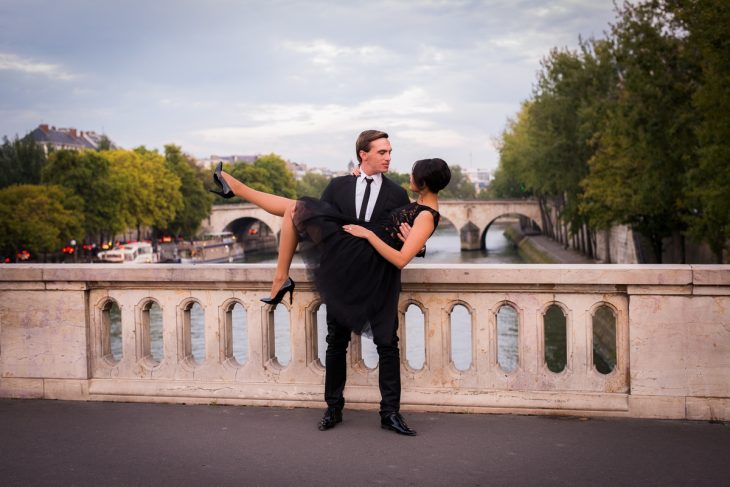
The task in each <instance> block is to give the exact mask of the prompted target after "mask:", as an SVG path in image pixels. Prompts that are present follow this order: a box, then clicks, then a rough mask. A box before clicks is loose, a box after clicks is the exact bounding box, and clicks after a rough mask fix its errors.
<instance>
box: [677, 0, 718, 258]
mask: <svg viewBox="0 0 730 487" xmlns="http://www.w3.org/2000/svg"><path fill="white" fill-rule="evenodd" d="M663 4H664V7H665V8H666V9H667V10H668V11H669V12H671V13H672V14H674V16H675V19H676V21H677V23H678V24H679V27H680V28H681V29H683V30H684V31H686V32H688V33H689V36H688V37H687V43H688V46H689V49H690V52H692V53H693V54H694V55H696V56H697V58H698V62H699V65H700V69H701V75H700V76H699V79H698V87H697V91H696V92H695V93H694V98H693V105H694V107H695V109H696V110H697V115H698V118H699V122H698V124H697V126H696V134H697V138H698V142H699V147H698V149H697V154H696V155H697V158H696V165H694V166H693V167H691V168H690V169H689V170H688V172H687V181H686V190H685V196H686V200H687V206H688V209H689V211H688V212H687V214H686V215H685V222H686V223H687V234H688V235H689V237H690V238H691V239H692V240H695V241H697V242H702V241H706V242H707V243H708V244H709V246H710V248H711V249H712V251H713V252H714V253H715V258H716V260H717V262H718V263H722V262H723V255H722V254H723V250H724V249H725V248H726V245H727V241H728V239H730V97H729V96H728V95H727V90H728V81H729V80H730V41H729V40H728V39H729V38H728V30H727V26H728V25H730V4H728V2H725V1H698V2H683V1H677V0H666V1H664V2H663Z"/></svg>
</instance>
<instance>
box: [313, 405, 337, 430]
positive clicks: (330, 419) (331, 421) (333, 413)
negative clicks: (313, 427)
mask: <svg viewBox="0 0 730 487" xmlns="http://www.w3.org/2000/svg"><path fill="white" fill-rule="evenodd" d="M341 422H342V410H341V409H337V408H327V409H325V411H324V416H322V419H321V420H320V421H319V426H318V427H319V430H320V431H327V430H329V429H332V428H334V427H335V425H336V424H337V423H341Z"/></svg>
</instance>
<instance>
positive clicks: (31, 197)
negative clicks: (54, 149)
mask: <svg viewBox="0 0 730 487" xmlns="http://www.w3.org/2000/svg"><path fill="white" fill-rule="evenodd" d="M83 205H84V204H83V201H82V200H81V198H80V197H79V196H77V195H76V194H74V193H73V191H71V190H70V189H68V188H64V187H63V186H40V185H31V184H19V185H14V186H10V187H7V188H4V189H0V252H2V253H3V254H5V255H14V254H15V253H16V252H18V251H19V250H22V249H25V250H28V251H29V252H30V253H31V255H33V254H37V253H47V252H57V251H59V250H60V248H61V247H62V246H64V245H65V244H67V243H68V242H69V241H70V240H72V239H75V240H81V239H82V238H83V236H84V215H83Z"/></svg>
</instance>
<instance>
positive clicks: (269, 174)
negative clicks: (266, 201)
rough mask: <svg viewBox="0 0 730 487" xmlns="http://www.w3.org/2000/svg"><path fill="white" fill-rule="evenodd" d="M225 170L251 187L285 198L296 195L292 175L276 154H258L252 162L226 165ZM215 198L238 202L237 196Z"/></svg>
mask: <svg viewBox="0 0 730 487" xmlns="http://www.w3.org/2000/svg"><path fill="white" fill-rule="evenodd" d="M225 170H226V171H228V172H229V173H230V174H231V175H233V176H234V177H235V178H236V179H238V180H240V181H243V182H244V183H246V184H247V185H248V186H250V187H251V188H253V189H257V190H259V191H264V192H266V193H270V194H275V195H279V196H284V197H286V198H296V197H297V185H296V181H295V180H294V175H293V174H292V172H291V171H290V170H289V168H288V167H287V165H286V161H285V160H284V159H282V158H281V156H278V155H276V154H273V153H272V154H268V155H265V156H260V157H258V158H257V159H256V160H255V161H254V162H253V164H246V163H239V164H235V165H234V166H233V167H230V166H228V165H226V167H225ZM217 199H218V200H219V201H216V203H231V202H233V203H236V202H240V200H239V199H238V198H232V199H230V200H223V201H220V200H222V198H217Z"/></svg>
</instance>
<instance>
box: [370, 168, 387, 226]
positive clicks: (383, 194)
mask: <svg viewBox="0 0 730 487" xmlns="http://www.w3.org/2000/svg"><path fill="white" fill-rule="evenodd" d="M389 184H390V180H389V179H388V178H386V177H385V175H384V174H383V183H382V184H381V186H380V192H378V199H377V200H375V206H374V207H373V214H372V216H371V217H370V221H372V220H373V218H374V217H375V216H377V215H379V214H380V212H381V211H382V210H383V207H384V206H385V205H386V203H387V202H388V190H389V189H390V188H388V186H389Z"/></svg>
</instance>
